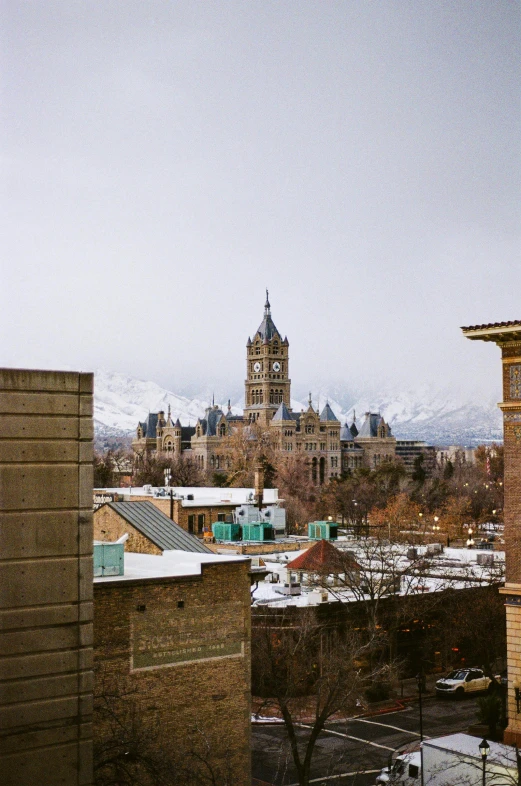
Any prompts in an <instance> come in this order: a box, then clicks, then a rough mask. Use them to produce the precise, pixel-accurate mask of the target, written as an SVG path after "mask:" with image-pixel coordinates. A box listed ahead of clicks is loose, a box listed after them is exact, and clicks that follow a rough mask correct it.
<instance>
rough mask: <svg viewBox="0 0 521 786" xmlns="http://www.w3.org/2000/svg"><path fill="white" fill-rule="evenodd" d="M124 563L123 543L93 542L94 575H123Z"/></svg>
mask: <svg viewBox="0 0 521 786" xmlns="http://www.w3.org/2000/svg"><path fill="white" fill-rule="evenodd" d="M124 564H125V545H124V543H100V542H99V541H97V542H96V543H94V575H95V576H123V575H124V570H125V568H124Z"/></svg>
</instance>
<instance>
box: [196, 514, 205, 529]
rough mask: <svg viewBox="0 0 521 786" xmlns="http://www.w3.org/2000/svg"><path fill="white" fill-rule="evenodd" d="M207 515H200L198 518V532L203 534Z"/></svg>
mask: <svg viewBox="0 0 521 786" xmlns="http://www.w3.org/2000/svg"><path fill="white" fill-rule="evenodd" d="M204 520H205V514H204V513H199V515H198V516H197V532H199V533H201V532H202V531H203V529H204Z"/></svg>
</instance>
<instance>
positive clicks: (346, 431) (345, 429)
mask: <svg viewBox="0 0 521 786" xmlns="http://www.w3.org/2000/svg"><path fill="white" fill-rule="evenodd" d="M340 442H353V434H352V432H351V429H350V428H349V426H348V425H347V423H344V425H343V426H342V428H341V429H340Z"/></svg>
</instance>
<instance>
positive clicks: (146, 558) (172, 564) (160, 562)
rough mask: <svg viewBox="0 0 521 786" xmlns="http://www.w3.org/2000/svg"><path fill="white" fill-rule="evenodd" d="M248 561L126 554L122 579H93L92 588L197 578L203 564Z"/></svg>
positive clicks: (189, 554) (228, 557) (181, 553)
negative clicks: (175, 578)
mask: <svg viewBox="0 0 521 786" xmlns="http://www.w3.org/2000/svg"><path fill="white" fill-rule="evenodd" d="M249 560H250V557H249V556H248V557H243V556H237V555H235V554H234V555H228V554H226V555H221V554H201V553H195V552H188V551H165V552H163V554H162V555H161V556H156V555H155V554H135V553H134V552H132V551H126V552H125V573H124V575H123V576H96V577H95V578H94V584H107V583H108V584H110V583H114V582H118V581H139V580H143V579H161V578H173V577H178V576H200V575H201V572H202V566H203V565H204V564H209V565H216V564H220V563H227V562H249Z"/></svg>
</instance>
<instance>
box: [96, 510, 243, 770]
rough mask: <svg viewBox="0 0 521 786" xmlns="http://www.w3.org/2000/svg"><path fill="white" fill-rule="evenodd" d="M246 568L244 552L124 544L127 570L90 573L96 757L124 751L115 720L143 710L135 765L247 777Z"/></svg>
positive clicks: (120, 722)
mask: <svg viewBox="0 0 521 786" xmlns="http://www.w3.org/2000/svg"><path fill="white" fill-rule="evenodd" d="M129 504H130V503H129ZM132 504H134V503H132ZM186 537H188V536H186ZM192 540H193V541H194V542H196V543H197V541H195V539H192ZM202 548H204V547H202ZM205 551H206V550H205ZM249 572H250V560H249V559H247V558H244V557H233V556H231V557H228V556H226V557H224V556H216V555H214V554H210V553H200V552H184V553H182V552H179V551H176V552H169V553H167V554H165V555H164V556H161V557H160V556H152V555H148V554H132V553H125V575H124V576H114V577H99V578H95V579H94V607H95V617H94V664H95V674H96V692H95V704H94V721H95V723H94V743H95V750H96V753H97V759H98V763H99V761H103V756H104V753H105V751H106V752H107V754H106V755H107V759H108V760H109V759H110V757H112V756H113V755H114V751H116V753H117V752H118V750H119V747H118V745H119V737H118V733H119V732H118V731H117V729H116V726H120V725H122V726H124V727H127V725H128V724H130V722H131V721H132V719H138V721H139V727H138V728H137V729H136V730H135V740H134V760H135V761H136V763H137V765H138V764H139V757H140V756H143V757H148V760H149V761H152V762H153V763H154V762H156V761H157V764H158V765H160V764H161V763H166V764H168V765H169V766H171V765H172V764H173V765H174V770H175V772H178V773H179V771H181V772H182V771H183V767H186V768H187V771H196V769H197V767H199V766H202V767H204V768H205V769H206V770H207V771H206V775H207V776H208V772H209V771H211V772H212V774H213V777H214V779H215V780H214V781H212V782H215V783H223V784H224V783H229V784H234V785H235V784H236V786H247V784H249V783H250V779H251V769H250V768H251V762H250V706H251V700H250V640H251V628H250V575H249ZM131 732H132V733H134V731H133V729H132V728H131ZM125 750H128V744H127V747H126V748H123V749H122V750H121V751H120V755H122V756H124V755H125ZM137 765H136V766H137ZM110 766H111V765H110V763H109V764H107V767H108V768H109V769H110ZM108 771H109V770H107V772H108ZM181 782H183V781H181ZM175 783H178V781H175Z"/></svg>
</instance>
